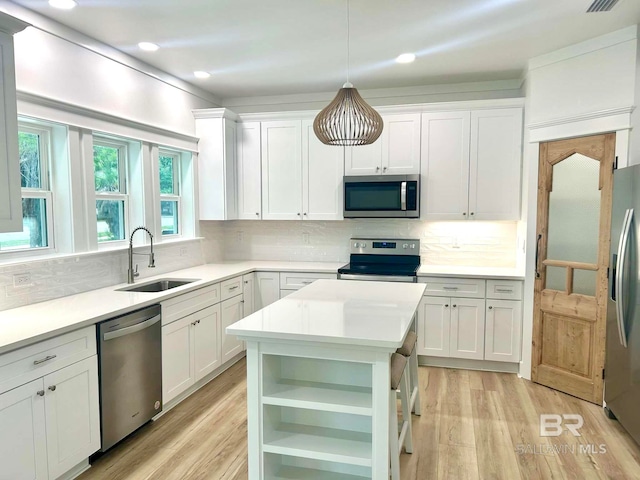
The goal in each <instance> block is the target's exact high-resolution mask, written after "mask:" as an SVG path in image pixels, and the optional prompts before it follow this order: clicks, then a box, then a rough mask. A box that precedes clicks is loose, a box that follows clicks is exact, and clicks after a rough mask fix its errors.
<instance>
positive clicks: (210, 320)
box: [191, 303, 221, 382]
mask: <svg viewBox="0 0 640 480" xmlns="http://www.w3.org/2000/svg"><path fill="white" fill-rule="evenodd" d="M191 318H192V322H195V323H196V324H195V325H194V327H195V329H194V334H193V337H194V338H193V342H194V348H193V355H194V357H193V361H194V368H195V380H196V382H197V381H198V380H200V379H201V378H203V377H205V376H206V375H208V374H210V373H211V372H213V371H214V370H215V369H216V368H218V367H219V366H220V365H221V359H220V357H221V355H220V304H219V303H217V304H215V305H212V306H210V307H207V308H205V309H204V310H200V311H199V312H196V313H194V314H193V315H191Z"/></svg>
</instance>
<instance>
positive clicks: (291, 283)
mask: <svg viewBox="0 0 640 480" xmlns="http://www.w3.org/2000/svg"><path fill="white" fill-rule="evenodd" d="M322 278H326V279H329V280H335V279H336V278H338V274H337V273H306V272H299V273H296V272H280V288H281V289H282V290H298V289H300V288H302V287H306V286H307V285H309V284H311V283H313V282H315V281H316V280H320V279H322Z"/></svg>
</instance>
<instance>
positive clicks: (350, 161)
mask: <svg viewBox="0 0 640 480" xmlns="http://www.w3.org/2000/svg"><path fill="white" fill-rule="evenodd" d="M382 120H383V122H384V128H383V129H382V134H381V135H380V138H378V140H376V141H375V142H374V143H372V144H371V145H362V146H357V147H348V148H347V149H346V160H345V164H346V166H345V175H379V174H382V175H408V174H417V173H420V114H419V113H408V114H397V115H383V116H382Z"/></svg>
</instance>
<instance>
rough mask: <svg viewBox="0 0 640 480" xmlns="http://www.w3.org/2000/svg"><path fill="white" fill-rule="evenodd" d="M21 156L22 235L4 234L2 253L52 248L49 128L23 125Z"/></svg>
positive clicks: (20, 146)
mask: <svg viewBox="0 0 640 480" xmlns="http://www.w3.org/2000/svg"><path fill="white" fill-rule="evenodd" d="M18 155H19V157H20V177H21V179H20V180H21V186H22V232H16V233H2V234H0V252H15V251H20V250H34V249H47V248H52V246H53V245H52V243H53V235H52V223H53V219H52V213H51V212H52V205H51V203H52V201H51V191H50V186H49V158H50V132H49V131H48V130H47V129H46V128H38V127H37V126H33V125H26V124H22V123H21V124H19V126H18Z"/></svg>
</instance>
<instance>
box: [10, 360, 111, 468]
mask: <svg viewBox="0 0 640 480" xmlns="http://www.w3.org/2000/svg"><path fill="white" fill-rule="evenodd" d="M99 415H100V414H99V404H98V363H97V357H96V356H95V355H93V356H91V357H89V358H86V359H84V360H82V361H80V362H77V363H74V364H71V365H69V366H67V367H64V368H61V369H60V370H56V371H54V372H52V373H50V374H48V375H45V376H44V377H42V378H38V379H36V380H33V381H31V382H29V383H27V384H25V385H22V386H20V387H18V388H15V389H13V390H9V391H8V392H6V393H3V394H1V395H0V466H1V467H0V479H2V480H5V479H6V480H9V479H10V480H20V479H55V478H58V477H59V476H61V475H62V474H64V473H65V472H67V471H69V470H70V469H72V468H73V467H74V466H76V465H77V464H78V463H80V462H82V461H83V460H85V459H87V458H88V457H89V456H90V455H91V454H93V453H94V452H96V451H97V450H98V449H99V448H100V416H99Z"/></svg>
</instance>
